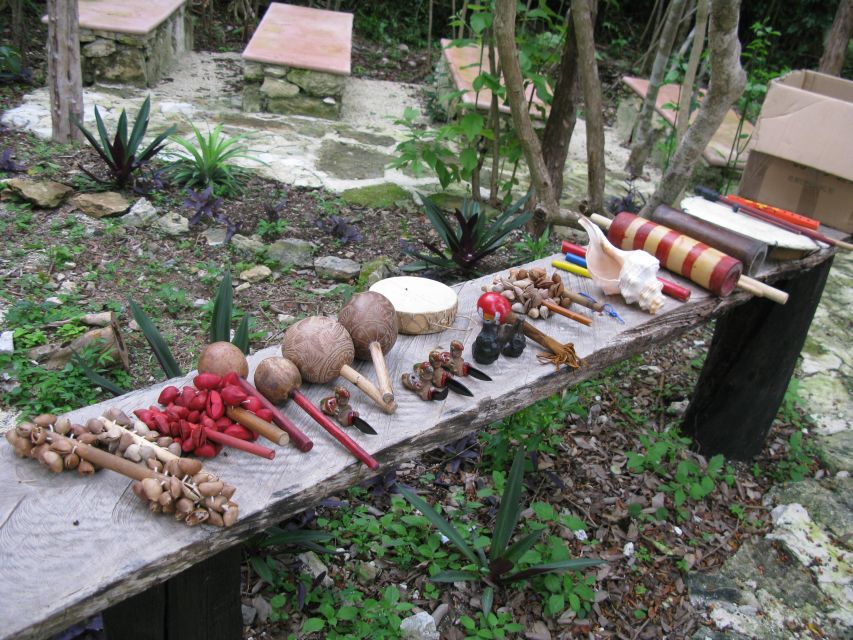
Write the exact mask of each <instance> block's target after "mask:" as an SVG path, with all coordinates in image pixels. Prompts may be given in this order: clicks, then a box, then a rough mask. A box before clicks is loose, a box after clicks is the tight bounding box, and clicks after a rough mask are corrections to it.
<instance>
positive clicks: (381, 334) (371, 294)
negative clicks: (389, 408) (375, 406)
mask: <svg viewBox="0 0 853 640" xmlns="http://www.w3.org/2000/svg"><path fill="white" fill-rule="evenodd" d="M338 322H340V323H341V324H342V325H343V326H344V328H345V329H346V330H347V331H348V332H349V334H350V336H351V337H352V343H353V347H355V357H356V358H358V359H359V360H368V359H370V360H372V361H373V366H374V368H375V369H376V378H377V380H378V381H379V390H380V391H381V392H382V402H384V403H386V404H388V403H391V402H394V391H393V389H392V388H391V376H389V375H388V367H387V366H386V364H385V354H386V353H388V352H389V351H390V350H391V347H393V346H394V343H395V342H396V341H397V331H398V328H397V313H396V311H395V310H394V305H392V304H391V302H390V301H389V300H388V298H386V297H385V296H383V295H382V294H381V293H376V292H375V291H365V292H364V293H357V294H356V295H354V296H353V297H352V298H350V301H349V302H347V303H346V304H345V305H344V307H343V308H342V309H341V311H340V313H339V314H338Z"/></svg>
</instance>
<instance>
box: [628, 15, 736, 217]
mask: <svg viewBox="0 0 853 640" xmlns="http://www.w3.org/2000/svg"><path fill="white" fill-rule="evenodd" d="M739 13H740V0H715V1H714V2H713V3H712V6H711V28H710V34H709V49H710V60H711V83H710V86H709V87H708V93H707V95H706V96H705V100H704V101H703V102H702V110H701V111H700V112H699V115H698V116H697V117H696V120H694V121H693V124H691V125H690V128H688V129H687V133H686V134H685V135H684V139H683V140H682V141H681V144H679V145H678V149H676V151H675V155H673V157H672V160H671V161H670V163H669V167H668V168H667V170H666V173H665V174H664V176H663V178H662V179H661V183H660V185H659V186H658V188H657V190H656V191H655V192H654V194H653V195H652V197H651V198H649V200H648V202H647V203H646V206H645V207H643V210H642V212H641V213H640V215H642V216H648V214H649V213H650V212H651V211H654V210H655V207H657V206H658V205H659V204H661V203H663V204H673V203H674V202H675V200H676V198H678V195H679V194H680V193H681V192H682V191H683V190H684V188H685V187H686V186H687V181H688V180H689V178H690V174H691V173H692V172H693V168H694V167H695V166H696V163H697V162H698V161H699V159H700V158H701V156H702V151H703V150H704V149H705V147H706V146H707V144H708V142H709V141H710V140H711V136H713V135H714V132H715V131H716V130H717V129H718V128H719V126H720V124H721V123H722V122H723V118H724V117H725V115H726V112H727V111H728V110H729V109H730V108H731V106H732V104H733V103H734V101H735V100H737V98H738V97H739V96H740V94H741V93H742V92H743V89H744V87H745V86H746V73H745V72H744V70H743V67H741V66H740V41H739V40H738V36H737V29H738V17H739Z"/></svg>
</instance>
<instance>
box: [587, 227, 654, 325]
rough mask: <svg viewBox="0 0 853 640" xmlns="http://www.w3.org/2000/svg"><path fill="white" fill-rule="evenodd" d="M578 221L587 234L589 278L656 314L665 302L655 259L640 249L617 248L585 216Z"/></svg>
mask: <svg viewBox="0 0 853 640" xmlns="http://www.w3.org/2000/svg"><path fill="white" fill-rule="evenodd" d="M579 222H580V223H581V226H582V227H583V228H584V229H585V230H586V232H587V233H588V234H589V246H588V247H587V250H586V264H587V268H588V269H589V273H590V275H591V276H592V281H593V282H595V284H597V285H598V286H599V287H601V289H602V290H603V291H604V293H606V294H608V295H611V294H615V293H619V294H621V295H622V297H623V298H624V299H625V302H628V303H629V304H634V303H637V304H639V305H640V308H641V309H645V310H646V311H648V312H649V313H652V314H654V313H657V312H658V310H659V309H660V308H661V307H662V306H663V303H664V298H663V294H662V293H661V289H662V288H663V284H662V283H661V282H660V281H659V280H658V279H657V272H658V267H659V266H660V262H658V259H657V258H655V257H654V256H653V255H651V254H650V253H646V252H645V251H642V250H636V251H623V250H622V249H617V248H616V247H614V246H613V245H612V244H610V242H609V241H608V240H607V238H606V237H605V236H604V233H603V232H602V231H601V229H599V228H598V226H597V225H596V224H595V223H593V222H592V220H590V219H589V218H587V217H586V216H580V219H579Z"/></svg>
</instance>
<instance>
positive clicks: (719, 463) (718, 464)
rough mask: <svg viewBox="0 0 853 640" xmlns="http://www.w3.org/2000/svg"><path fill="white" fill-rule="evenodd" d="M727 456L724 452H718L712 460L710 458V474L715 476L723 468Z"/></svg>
mask: <svg viewBox="0 0 853 640" xmlns="http://www.w3.org/2000/svg"><path fill="white" fill-rule="evenodd" d="M725 462H726V458H725V456H723V454H722V453H718V454H717V455H715V456H714V457H712V458H711V459H710V460H708V475H709V476H714V475H716V474H717V472H718V471H719V470H720V469H722V468H723V464H725Z"/></svg>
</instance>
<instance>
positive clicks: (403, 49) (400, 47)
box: [397, 42, 409, 54]
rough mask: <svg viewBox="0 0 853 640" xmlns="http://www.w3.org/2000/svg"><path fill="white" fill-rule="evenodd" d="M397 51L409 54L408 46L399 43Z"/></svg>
mask: <svg viewBox="0 0 853 640" xmlns="http://www.w3.org/2000/svg"><path fill="white" fill-rule="evenodd" d="M397 51H399V52H400V53H404V54H405V53H409V45H407V44H405V43H403V42H401V43H400V44H399V45H397Z"/></svg>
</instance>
